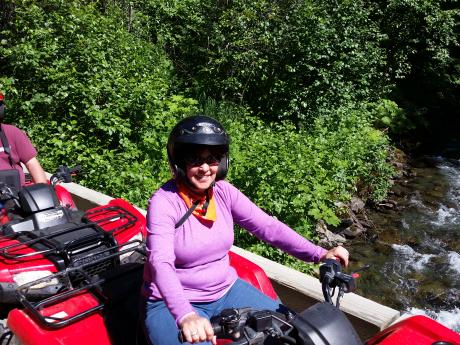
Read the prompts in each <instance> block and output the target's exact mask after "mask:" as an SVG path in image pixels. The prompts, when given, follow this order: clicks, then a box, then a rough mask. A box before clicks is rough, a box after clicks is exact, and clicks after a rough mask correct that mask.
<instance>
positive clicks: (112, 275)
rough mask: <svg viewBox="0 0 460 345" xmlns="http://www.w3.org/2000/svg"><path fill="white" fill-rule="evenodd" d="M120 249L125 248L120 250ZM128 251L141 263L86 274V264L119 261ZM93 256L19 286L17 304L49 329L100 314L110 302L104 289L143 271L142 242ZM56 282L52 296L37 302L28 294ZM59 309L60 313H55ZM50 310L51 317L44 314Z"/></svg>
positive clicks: (33, 296) (133, 242)
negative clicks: (56, 289)
mask: <svg viewBox="0 0 460 345" xmlns="http://www.w3.org/2000/svg"><path fill="white" fill-rule="evenodd" d="M121 247H124V248H126V249H121ZM128 247H129V248H128ZM103 252H107V253H108V255H107V256H105V255H102V256H103V258H99V257H100V256H101V255H100V254H103ZM131 252H137V253H139V254H141V255H142V257H143V259H144V260H142V261H139V262H136V263H128V264H124V265H120V266H118V267H116V268H114V269H112V270H107V271H105V272H102V273H100V274H96V275H91V274H89V273H88V271H87V269H86V268H87V266H88V265H93V264H95V263H96V264H97V263H99V262H100V261H103V260H107V259H116V260H119V256H121V255H124V254H128V253H131ZM94 255H95V257H97V256H98V255H99V257H98V258H96V259H95V260H93V261H91V262H84V261H85V260H83V258H82V259H79V260H75V261H74V262H73V263H72V265H71V266H69V267H68V268H67V269H65V270H64V271H60V272H57V273H55V274H52V275H49V276H46V277H43V278H40V279H37V280H34V281H32V282H30V283H27V284H23V285H21V286H19V287H18V289H17V290H16V294H17V296H18V300H19V302H20V303H21V304H22V305H23V306H24V308H25V309H26V311H27V312H28V313H30V314H31V315H32V316H33V317H34V318H35V320H37V321H38V322H39V323H40V324H41V325H42V326H44V327H46V328H50V329H58V328H62V327H65V326H67V325H69V324H72V323H74V322H77V321H79V320H81V319H84V318H85V317H88V316H89V315H92V314H94V313H96V312H98V311H101V310H102V309H104V306H105V304H106V302H107V301H108V299H110V293H109V294H107V291H108V290H106V286H107V285H108V284H109V283H110V282H114V281H116V280H117V279H122V281H124V282H126V281H128V282H129V281H130V279H125V278H126V277H127V275H128V274H130V272H134V271H139V270H141V269H142V267H143V263H144V261H145V249H144V243H143V241H142V240H134V241H131V242H128V243H125V244H123V245H118V246H115V247H113V248H107V249H105V250H103V251H101V252H98V253H95V254H94ZM76 275H78V276H81V277H84V279H83V280H81V281H80V283H79V284H78V285H75V284H73V279H72V277H74V276H76ZM56 282H59V284H60V285H61V287H60V292H59V293H57V294H55V295H53V296H50V297H45V298H41V299H37V297H36V295H34V293H33V292H32V291H31V290H33V289H35V288H36V287H37V286H38V287H39V288H40V287H41V286H43V284H56ZM114 285H119V283H118V281H117V282H116V283H114ZM82 296H86V297H87V298H86V299H85V298H83V297H82ZM87 300H90V301H92V302H91V303H87V305H85V302H84V301H87ZM66 307H69V310H73V309H75V307H76V308H77V309H78V308H79V309H78V310H76V311H74V312H69V311H68V310H67V311H66V310H65V308H66ZM59 308H61V309H62V310H61V311H60V312H56V310H58V309H59ZM49 311H51V312H52V313H53V314H51V315H47V312H49Z"/></svg>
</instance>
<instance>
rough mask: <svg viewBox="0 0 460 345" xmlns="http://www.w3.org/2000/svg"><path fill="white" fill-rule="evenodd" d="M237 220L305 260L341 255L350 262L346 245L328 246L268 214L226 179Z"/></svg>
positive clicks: (343, 260) (265, 240) (338, 256)
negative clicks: (328, 248) (319, 243)
mask: <svg viewBox="0 0 460 345" xmlns="http://www.w3.org/2000/svg"><path fill="white" fill-rule="evenodd" d="M227 185H228V196H229V197H230V199H231V203H232V214H233V217H234V219H235V222H236V223H237V224H238V225H240V226H242V227H243V228H245V229H247V230H248V231H249V232H251V233H252V234H254V235H255V236H256V237H257V238H259V239H261V240H263V241H264V242H267V243H269V244H271V245H273V246H275V247H277V248H279V249H281V250H282V251H284V252H286V253H288V254H290V255H292V256H294V257H296V258H298V259H300V260H303V261H311V262H319V261H322V260H324V259H326V258H338V259H340V260H341V261H342V262H343V263H344V264H345V266H346V265H348V252H347V251H346V250H345V249H344V248H343V247H336V248H333V249H331V250H329V251H328V250H326V249H324V248H322V247H321V246H317V245H315V244H314V243H312V242H310V241H309V240H307V239H306V238H304V237H303V236H301V235H300V234H299V233H297V232H296V231H294V230H293V229H291V228H290V227H288V226H287V225H286V224H284V223H283V222H281V221H279V220H278V219H276V218H274V217H272V216H270V215H268V214H267V213H265V212H264V211H263V210H262V209H260V208H259V207H258V206H257V205H255V204H254V203H253V202H252V201H251V200H249V198H248V197H246V196H245V195H244V194H243V193H242V192H240V191H239V190H238V189H237V188H235V187H234V186H232V185H231V184H229V183H227Z"/></svg>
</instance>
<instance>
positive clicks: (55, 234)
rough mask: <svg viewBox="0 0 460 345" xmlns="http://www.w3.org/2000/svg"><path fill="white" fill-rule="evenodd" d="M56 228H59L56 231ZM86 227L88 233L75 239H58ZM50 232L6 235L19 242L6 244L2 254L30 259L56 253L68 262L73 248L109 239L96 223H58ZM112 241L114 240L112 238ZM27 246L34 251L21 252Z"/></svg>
mask: <svg viewBox="0 0 460 345" xmlns="http://www.w3.org/2000/svg"><path fill="white" fill-rule="evenodd" d="M54 228H57V230H55V231H54ZM84 229H86V230H87V231H86V234H85V233H81V236H77V237H76V238H73V239H70V240H69V239H68V240H65V241H59V240H57V239H58V238H59V237H61V238H62V237H66V235H70V234H76V233H78V232H80V231H81V230H84ZM45 230H48V231H49V233H45V232H44V231H37V232H35V231H27V232H18V233H15V234H12V235H4V237H6V238H9V239H16V240H17V241H18V242H17V243H14V244H11V245H8V246H5V247H3V248H1V249H0V256H1V257H3V258H5V259H9V260H21V259H30V258H32V257H34V256H45V255H50V254H55V255H59V256H62V257H63V258H64V259H65V260H66V261H67V262H71V260H72V259H71V254H72V250H73V249H74V250H76V248H79V247H80V246H81V245H85V244H89V243H95V244H97V243H99V242H100V241H102V240H104V239H107V238H108V236H107V232H105V231H104V230H102V229H101V228H100V227H99V225H97V224H95V223H80V224H75V223H67V224H63V225H58V226H55V227H52V228H47V229H45ZM111 242H112V243H114V242H113V240H111ZM26 248H33V249H34V251H33V252H30V253H21V252H23V251H24V249H26Z"/></svg>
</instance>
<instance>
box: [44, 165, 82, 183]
mask: <svg viewBox="0 0 460 345" xmlns="http://www.w3.org/2000/svg"><path fill="white" fill-rule="evenodd" d="M80 170H81V167H80V165H76V166H74V167H73V168H69V167H67V166H64V165H60V166H59V168H57V170H56V172H55V173H54V174H53V175H51V177H50V183H51V185H53V186H55V185H56V184H58V183H59V182H64V183H70V182H72V176H74V175H75V174H76V173H77V172H79V171H80Z"/></svg>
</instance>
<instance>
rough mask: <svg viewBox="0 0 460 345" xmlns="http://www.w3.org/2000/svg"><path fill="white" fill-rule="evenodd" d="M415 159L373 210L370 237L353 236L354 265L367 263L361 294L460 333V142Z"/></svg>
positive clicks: (359, 288)
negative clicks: (387, 204)
mask: <svg viewBox="0 0 460 345" xmlns="http://www.w3.org/2000/svg"><path fill="white" fill-rule="evenodd" d="M458 148H459V150H458V151H449V152H446V151H444V152H443V155H425V156H423V157H420V158H418V159H415V160H413V161H412V162H411V172H412V175H413V176H412V177H409V178H407V180H406V181H403V183H399V184H398V186H397V188H395V191H394V194H393V195H391V196H390V198H392V199H394V200H395V203H396V205H397V206H396V210H394V209H391V210H390V209H388V210H380V211H371V212H370V214H369V218H370V220H371V221H372V223H373V224H374V226H373V228H372V230H371V231H368V234H367V236H366V238H361V239H360V240H353V241H352V243H350V244H347V245H348V246H350V252H351V255H352V257H353V262H352V263H351V270H353V269H356V268H358V267H360V266H363V265H364V264H368V263H369V264H371V267H370V268H369V269H368V270H366V271H364V272H362V273H361V278H360V279H359V281H358V291H357V293H359V294H361V295H363V296H365V297H367V298H370V299H372V300H375V301H378V302H380V303H382V304H385V305H387V306H390V307H392V308H395V309H397V310H400V311H401V312H403V313H409V314H425V315H428V316H430V317H431V318H433V319H436V320H437V321H439V322H440V323H442V324H444V325H445V326H447V327H449V328H451V329H453V330H455V331H457V332H460V298H459V294H460V254H459V253H460V145H459V146H458Z"/></svg>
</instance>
